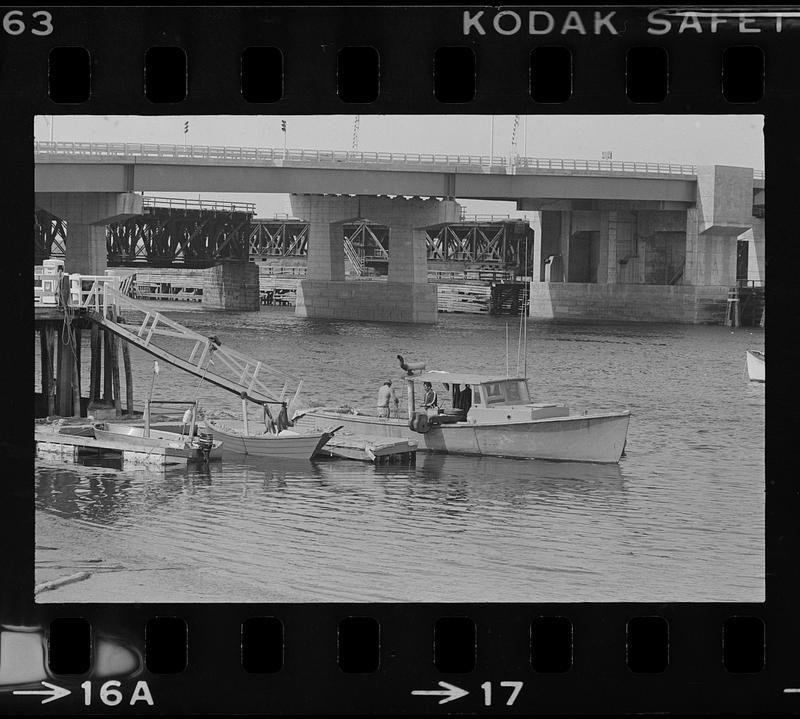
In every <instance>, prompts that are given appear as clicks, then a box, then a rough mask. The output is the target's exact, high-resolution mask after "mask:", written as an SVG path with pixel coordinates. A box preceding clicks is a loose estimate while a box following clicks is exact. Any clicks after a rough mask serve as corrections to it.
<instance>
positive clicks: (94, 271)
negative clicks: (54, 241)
mask: <svg viewBox="0 0 800 719" xmlns="http://www.w3.org/2000/svg"><path fill="white" fill-rule="evenodd" d="M36 206H37V207H39V208H42V209H44V210H47V211H48V212H50V213H51V214H53V215H55V216H56V217H59V218H61V219H62V220H65V221H66V223H67V247H66V251H67V254H66V259H65V262H64V270H65V271H66V272H67V273H70V274H71V273H79V274H83V275H102V274H104V273H105V271H106V266H107V265H106V255H107V250H106V225H108V224H111V223H112V222H117V221H118V220H122V219H125V218H127V217H132V216H134V215H140V214H141V213H142V198H141V196H140V195H136V194H134V193H132V192H123V193H117V192H42V193H36Z"/></svg>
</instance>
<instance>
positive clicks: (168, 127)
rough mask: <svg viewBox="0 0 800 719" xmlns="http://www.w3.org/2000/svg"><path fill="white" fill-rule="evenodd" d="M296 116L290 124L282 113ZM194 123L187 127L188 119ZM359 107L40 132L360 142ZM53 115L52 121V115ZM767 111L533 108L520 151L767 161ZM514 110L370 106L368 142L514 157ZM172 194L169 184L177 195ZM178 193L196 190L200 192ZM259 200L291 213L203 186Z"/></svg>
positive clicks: (115, 121) (44, 122) (312, 144)
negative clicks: (565, 111) (377, 109)
mask: <svg viewBox="0 0 800 719" xmlns="http://www.w3.org/2000/svg"><path fill="white" fill-rule="evenodd" d="M282 120H285V121H286V133H285V138H284V133H283V132H282V131H281V121H282ZM186 121H188V122H189V132H188V133H186V134H185V133H184V123H185V122H186ZM354 121H355V116H354V115H327V116H320V115H312V116H308V115H306V116H293V115H282V116H281V115H268V116H265V115H250V116H242V115H193V116H190V115H186V116H182V115H174V116H161V117H152V116H138V115H127V116H122V115H115V116H109V115H56V116H55V117H52V116H37V117H36V118H35V119H34V136H35V138H36V139H37V140H45V141H46V140H49V139H50V138H51V133H52V138H53V140H55V141H56V142H60V141H61V142H63V141H80V142H147V143H161V144H177V145H182V144H184V141H185V142H186V143H187V144H190V145H218V146H222V145H224V146H233V147H274V148H283V146H284V139H285V141H286V146H287V147H288V148H292V149H309V150H351V149H353V135H354V132H353V130H354ZM51 123H52V124H51ZM763 124H764V123H763V116H762V115H528V116H522V117H521V119H520V122H519V125H518V129H517V131H516V152H517V154H520V155H523V154H524V155H527V156H528V157H539V158H564V159H584V160H599V159H601V155H602V153H603V152H607V151H610V152H611V153H612V157H613V159H614V160H627V161H638V162H661V163H673V164H686V165H714V164H717V165H738V166H742V167H753V168H754V169H758V170H761V169H763V168H764V138H763ZM513 128H514V116H512V115H495V116H490V115H361V116H360V117H359V128H358V150H360V151H363V152H413V153H440V154H470V155H489V154H490V152H491V151H493V154H494V155H495V156H500V157H503V156H505V157H507V156H509V155H510V154H511V152H512V135H513V132H514V129H513ZM168 194H169V193H159V195H164V196H166V195H168ZM171 196H181V197H191V198H196V197H197V195H196V193H195V194H178V193H171ZM215 198H218V199H228V200H233V199H237V200H239V201H242V202H255V203H256V206H257V214H258V215H259V216H262V217H267V216H270V215H273V214H275V213H288V212H289V204H288V196H286V195H255V194H253V195H242V194H237V195H236V197H235V198H234V197H226V196H225V193H214V194H213V195H212V194H203V195H201V199H215ZM463 204H464V205H465V206H466V209H467V212H476V213H491V212H494V213H496V214H506V213H513V210H514V205H513V204H512V203H507V202H506V203H500V202H488V201H478V200H471V201H469V202H464V203H463Z"/></svg>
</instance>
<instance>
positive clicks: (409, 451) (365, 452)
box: [319, 435, 417, 467]
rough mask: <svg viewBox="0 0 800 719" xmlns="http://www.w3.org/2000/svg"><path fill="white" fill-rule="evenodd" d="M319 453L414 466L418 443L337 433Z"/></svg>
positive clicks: (363, 460)
mask: <svg viewBox="0 0 800 719" xmlns="http://www.w3.org/2000/svg"><path fill="white" fill-rule="evenodd" d="M319 454H320V455H322V456H328V457H340V458H342V459H355V460H359V461H361V462H373V463H375V464H378V465H384V464H403V465H408V466H412V467H413V466H414V465H415V464H416V462H417V443H416V442H412V441H409V440H405V439H388V440H382V439H378V438H375V437H369V438H367V437H359V436H357V435H345V436H339V435H336V436H334V437H333V438H332V439H330V440H328V442H327V443H326V444H325V446H324V447H322V449H320V450H319Z"/></svg>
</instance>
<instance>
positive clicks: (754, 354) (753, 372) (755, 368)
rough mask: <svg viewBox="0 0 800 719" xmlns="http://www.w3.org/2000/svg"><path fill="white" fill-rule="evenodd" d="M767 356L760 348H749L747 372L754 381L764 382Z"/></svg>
mask: <svg viewBox="0 0 800 719" xmlns="http://www.w3.org/2000/svg"><path fill="white" fill-rule="evenodd" d="M765 359H766V357H765V354H764V353H763V352H759V351H758V350H747V374H748V376H749V377H750V380H751V381H753V382H764V381H765V378H764V370H765V364H766V361H765Z"/></svg>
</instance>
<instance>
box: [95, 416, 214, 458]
mask: <svg viewBox="0 0 800 719" xmlns="http://www.w3.org/2000/svg"><path fill="white" fill-rule="evenodd" d="M94 436H95V437H96V438H97V439H105V440H112V441H116V442H124V443H125V444H127V445H130V448H131V449H135V450H139V451H146V450H147V449H152V448H156V447H163V448H169V449H170V450H175V451H174V452H170V454H171V455H173V456H176V457H185V458H186V459H189V460H196V461H208V460H215V459H221V458H222V442H219V441H215V440H212V439H211V438H210V437H204V436H203V435H199V436H196V437H190V436H189V435H188V434H179V433H177V432H167V431H164V430H156V429H152V428H151V429H149V432H148V431H147V430H146V429H145V427H141V426H136V425H132V424H122V423H117V422H98V423H96V424H95V425H94Z"/></svg>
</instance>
